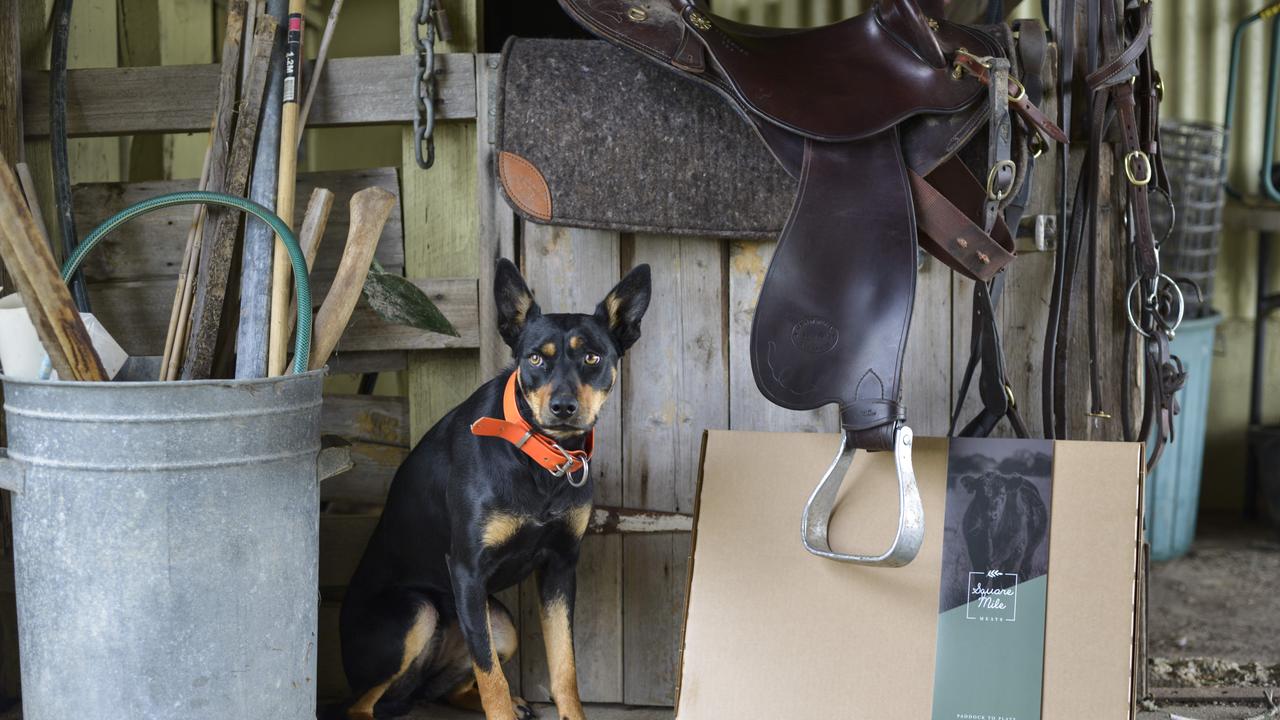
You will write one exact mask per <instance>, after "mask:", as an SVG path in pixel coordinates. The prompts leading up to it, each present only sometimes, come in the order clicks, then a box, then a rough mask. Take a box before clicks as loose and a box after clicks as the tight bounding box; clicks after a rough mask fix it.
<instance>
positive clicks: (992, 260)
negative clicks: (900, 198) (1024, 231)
mask: <svg viewBox="0 0 1280 720" xmlns="http://www.w3.org/2000/svg"><path fill="white" fill-rule="evenodd" d="M909 177H910V179H911V192H912V197H913V200H914V202H915V207H916V229H917V230H918V231H919V235H920V246H921V247H923V248H924V249H925V250H927V251H928V252H929V254H930V255H933V256H934V257H935V258H937V259H938V260H941V261H942V262H943V263H944V264H946V265H947V267H949V268H951V269H952V270H955V271H956V272H958V273H960V274H962V275H964V276H965V277H967V278H969V279H971V280H976V281H982V282H985V281H988V280H991V279H992V278H994V277H995V276H996V275H998V274H999V273H1000V271H1001V270H1003V269H1004V268H1005V267H1007V266H1008V265H1009V263H1011V262H1013V258H1014V245H1013V236H1012V234H1011V233H1010V232H1009V228H1008V226H1007V225H1006V224H1005V222H1004V220H1003V219H1000V218H997V220H996V222H995V225H994V226H993V227H992V229H991V231H990V232H988V231H987V230H985V229H984V228H983V227H982V226H981V225H979V224H978V223H980V222H981V221H982V213H983V208H984V205H985V200H986V189H985V188H984V187H983V184H982V182H981V181H979V180H978V179H977V178H976V177H974V176H973V173H972V172H970V171H969V168H968V167H966V166H965V164H964V163H963V162H961V161H960V160H959V159H957V158H952V159H950V160H948V161H946V162H945V163H943V164H942V165H939V166H938V168H937V169H936V170H934V171H933V172H932V173H929V176H928V177H927V178H922V177H920V176H919V175H916V174H915V173H914V172H912V173H910V176H909ZM939 187H941V188H946V194H945V195H944V194H943V193H942V191H940V190H938V189H937V188H939Z"/></svg>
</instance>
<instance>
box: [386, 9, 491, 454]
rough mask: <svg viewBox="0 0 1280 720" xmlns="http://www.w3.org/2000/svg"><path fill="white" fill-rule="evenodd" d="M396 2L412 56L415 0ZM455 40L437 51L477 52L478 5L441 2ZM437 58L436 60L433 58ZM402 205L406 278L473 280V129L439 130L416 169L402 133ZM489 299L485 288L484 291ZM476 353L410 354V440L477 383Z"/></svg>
mask: <svg viewBox="0 0 1280 720" xmlns="http://www.w3.org/2000/svg"><path fill="white" fill-rule="evenodd" d="M399 2H400V51H401V53H402V54H412V53H413V52H414V44H413V38H414V33H415V32H416V31H417V23H416V22H415V17H416V16H417V12H418V0H399ZM444 5H445V6H446V7H447V9H448V12H449V21H450V24H451V25H452V27H453V42H452V43H445V42H437V43H436V52H437V53H446V52H474V51H475V49H476V29H477V27H478V24H479V20H478V18H477V15H476V5H477V3H476V2H473V1H472V0H446V1H445V2H444ZM437 57H439V55H437ZM403 138H404V140H403V143H402V151H401V156H402V162H401V167H402V171H401V173H402V174H401V194H400V207H401V208H402V212H403V213H404V237H405V248H404V254H405V274H406V275H407V276H409V277H413V278H432V277H477V276H478V274H479V273H478V268H477V265H478V262H477V258H478V256H479V246H478V243H477V224H478V221H477V213H476V195H475V187H476V129H475V125H474V124H472V123H470V122H466V123H452V122H449V123H439V124H437V125H436V132H435V143H436V162H435V167H433V168H431V169H430V170H421V169H419V168H418V165H417V161H416V160H415V157H414V139H413V130H412V129H411V128H408V127H406V128H405V129H404V135H403ZM481 292H482V293H484V296H485V298H486V300H487V298H488V295H489V293H490V292H491V291H490V290H489V289H481ZM476 368H477V358H476V353H475V352H473V351H437V352H431V353H424V352H415V353H411V354H410V357H409V369H408V372H407V377H408V389H409V417H410V428H411V433H412V439H413V440H414V442H416V441H417V439H418V438H420V437H422V435H423V434H424V433H426V431H427V430H428V429H429V428H430V427H431V425H433V424H434V423H435V421H436V420H438V419H439V418H440V417H441V416H443V415H444V414H445V413H446V412H448V411H449V410H452V409H453V407H454V406H455V405H457V404H458V403H460V402H462V401H463V400H464V399H466V398H467V396H468V395H470V394H471V392H472V391H473V390H474V389H475V387H476V384H477V380H478V377H477V374H476Z"/></svg>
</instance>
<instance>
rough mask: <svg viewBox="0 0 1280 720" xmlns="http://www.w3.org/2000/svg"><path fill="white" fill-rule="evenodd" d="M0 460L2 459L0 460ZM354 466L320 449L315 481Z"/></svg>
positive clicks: (342, 453) (334, 450) (333, 450)
mask: <svg viewBox="0 0 1280 720" xmlns="http://www.w3.org/2000/svg"><path fill="white" fill-rule="evenodd" d="M0 452H3V451H0ZM0 462H3V461H2V460H0ZM355 466H356V465H355V463H353V462H351V448H349V447H329V448H325V449H323V450H321V451H320V456H319V457H317V458H316V482H317V483H319V482H323V481H325V480H328V479H329V478H331V477H334V476H335V475H341V474H342V473H344V472H346V471H348V470H350V469H351V468H353V467H355ZM3 467H4V466H3V465H0V480H3Z"/></svg>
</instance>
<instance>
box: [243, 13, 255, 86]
mask: <svg viewBox="0 0 1280 720" xmlns="http://www.w3.org/2000/svg"><path fill="white" fill-rule="evenodd" d="M247 2H248V4H247V5H246V6H245V9H244V48H243V49H242V55H241V58H240V84H241V85H242V86H243V85H244V84H245V83H246V82H248V80H249V64H250V63H251V62H253V42H252V41H251V39H252V38H254V37H256V35H255V32H256V30H257V27H256V26H255V22H256V21H257V19H258V2H259V0H247Z"/></svg>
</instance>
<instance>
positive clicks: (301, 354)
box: [62, 190, 313, 374]
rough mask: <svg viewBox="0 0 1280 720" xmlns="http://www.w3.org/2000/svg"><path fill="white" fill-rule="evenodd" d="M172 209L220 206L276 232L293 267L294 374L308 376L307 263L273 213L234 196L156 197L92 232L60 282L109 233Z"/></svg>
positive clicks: (204, 193) (309, 308) (309, 311)
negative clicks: (295, 302) (295, 299)
mask: <svg viewBox="0 0 1280 720" xmlns="http://www.w3.org/2000/svg"><path fill="white" fill-rule="evenodd" d="M174 205H220V206H223V207H229V208H236V209H238V210H243V211H245V212H247V213H249V214H250V215H254V216H256V217H257V218H258V219H260V220H262V222H264V223H266V224H267V225H270V226H271V229H272V230H275V231H276V234H277V235H279V236H280V240H281V241H282V242H283V243H284V246H285V249H287V250H288V251H289V261H290V264H292V265H293V279H294V286H295V287H296V288H297V293H298V336H297V340H296V341H295V343H294V348H293V371H294V372H295V373H298V374H302V373H305V372H307V363H308V362H309V360H310V357H311V321H312V316H311V314H312V310H313V308H312V305H311V282H310V280H309V278H308V276H307V261H306V259H305V258H304V257H303V255H302V248H301V247H299V246H298V239H297V237H296V236H295V235H294V234H293V232H292V231H290V230H289V225H288V224H287V223H286V222H285V221H284V220H281V219H280V218H279V217H278V216H277V215H276V214H275V213H273V212H272V211H270V210H268V209H267V208H265V207H263V206H261V205H259V204H258V203H255V202H253V201H251V200H246V199H244V198H241V197H236V196H235V195H227V194H226V193H217V192H207V191H203V190H192V191H189V192H176V193H169V194H167V195H158V196H156V197H153V198H151V199H150V200H144V201H142V202H140V203H138V204H136V205H131V206H129V207H127V208H125V209H124V210H121V211H120V212H118V213H116V214H115V215H113V216H111V217H110V218H108V219H107V221H106V222H104V223H102V224H101V225H99V226H98V227H96V228H94V231H93V232H91V233H89V235H88V236H86V237H85V239H84V242H82V243H80V246H79V247H77V248H76V249H75V252H73V253H71V257H69V258H67V262H66V264H64V265H63V266H62V279H63V281H66V280H68V279H69V278H70V277H71V276H72V275H75V274H76V271H77V270H79V269H80V266H81V265H82V264H83V263H84V259H85V257H87V256H88V255H89V253H90V252H92V251H93V249H94V248H95V247H97V245H98V243H99V242H101V241H102V238H104V237H106V236H107V234H108V233H110V232H111V231H113V230H115V229H116V228H118V227H120V226H121V225H123V224H125V223H126V222H129V221H130V220H132V219H133V218H135V217H138V216H139V215H145V214H147V213H149V212H152V211H154V210H160V209H161V208H167V207H173V206H174Z"/></svg>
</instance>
